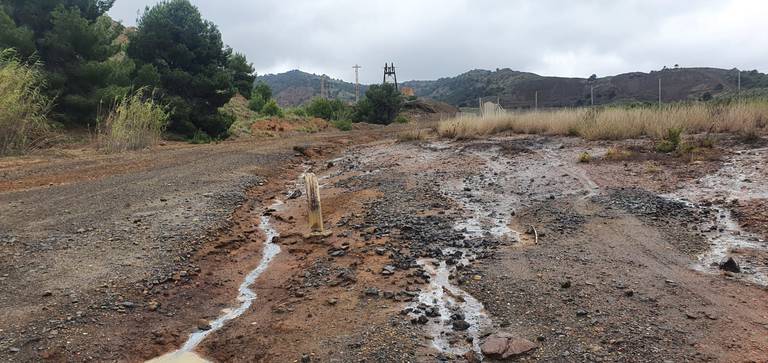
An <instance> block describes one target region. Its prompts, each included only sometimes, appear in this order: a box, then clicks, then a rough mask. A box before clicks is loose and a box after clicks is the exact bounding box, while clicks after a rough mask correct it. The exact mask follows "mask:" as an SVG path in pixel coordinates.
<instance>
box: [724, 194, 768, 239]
mask: <svg viewBox="0 0 768 363" xmlns="http://www.w3.org/2000/svg"><path fill="white" fill-rule="evenodd" d="M731 210H732V211H733V216H734V217H736V219H737V220H738V221H739V224H740V225H741V226H742V227H743V228H744V230H746V231H747V232H750V233H754V234H757V235H759V236H760V237H762V239H763V240H768V199H752V200H744V201H741V200H737V201H735V202H734V203H731Z"/></svg>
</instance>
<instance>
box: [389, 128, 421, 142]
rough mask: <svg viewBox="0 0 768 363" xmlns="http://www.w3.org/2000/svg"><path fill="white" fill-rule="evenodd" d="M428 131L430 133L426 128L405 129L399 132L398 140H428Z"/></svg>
mask: <svg viewBox="0 0 768 363" xmlns="http://www.w3.org/2000/svg"><path fill="white" fill-rule="evenodd" d="M428 133H429V130H424V129H417V130H408V131H403V132H401V133H399V134H397V141H400V142H406V141H424V140H426V138H427V134H428Z"/></svg>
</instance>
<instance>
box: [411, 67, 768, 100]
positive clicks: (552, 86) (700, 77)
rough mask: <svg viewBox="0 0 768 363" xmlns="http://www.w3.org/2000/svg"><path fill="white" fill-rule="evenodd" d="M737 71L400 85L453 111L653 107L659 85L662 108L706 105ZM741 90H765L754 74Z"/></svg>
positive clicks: (747, 74)
mask: <svg viewBox="0 0 768 363" xmlns="http://www.w3.org/2000/svg"><path fill="white" fill-rule="evenodd" d="M737 77H738V71H737V70H735V69H733V70H726V69H719V68H673V69H663V70H660V71H652V72H650V73H643V72H632V73H624V74H619V75H616V76H608V77H597V76H593V77H590V78H564V77H545V76H540V75H537V74H534V73H527V72H518V71H513V70H511V69H499V70H497V71H487V70H473V71H469V72H466V73H463V74H461V75H458V76H456V77H450V78H441V79H438V80H436V81H409V82H405V83H403V85H405V86H408V87H412V88H414V89H415V91H416V94H417V95H418V96H421V97H429V98H433V99H436V100H440V101H444V102H447V103H450V104H453V105H456V106H470V107H474V106H476V105H477V104H478V98H480V97H498V98H499V99H500V101H501V103H502V105H503V106H504V107H506V108H528V107H533V106H534V102H535V101H534V100H535V97H536V93H537V92H538V104H539V107H567V106H580V105H587V104H589V103H590V90H591V88H592V87H594V92H595V103H596V104H608V103H622V102H656V101H657V100H658V92H659V79H661V83H662V100H663V101H664V102H669V101H680V100H687V99H702V98H703V99H707V98H709V97H712V96H715V95H717V94H718V93H721V92H725V91H729V90H733V89H735V88H736V87H737ZM741 82H742V88H745V89H749V88H757V87H768V76H766V75H765V74H763V73H759V72H757V71H744V72H742V74H741Z"/></svg>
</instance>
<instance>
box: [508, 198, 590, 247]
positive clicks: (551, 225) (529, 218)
mask: <svg viewBox="0 0 768 363" xmlns="http://www.w3.org/2000/svg"><path fill="white" fill-rule="evenodd" d="M586 221H587V216H585V215H584V214H583V213H581V212H580V211H579V210H577V209H576V201H575V200H573V199H571V198H562V199H556V200H555V199H552V200H546V201H543V202H541V203H539V204H536V205H533V206H531V207H529V208H525V209H523V210H521V211H520V212H518V213H517V214H516V215H515V218H514V219H513V226H514V227H515V228H516V229H518V230H520V231H525V234H526V235H528V236H529V239H530V237H531V236H533V237H534V238H535V237H536V235H538V238H539V239H544V238H556V237H559V236H562V235H565V234H573V233H579V231H580V230H581V229H582V227H583V225H584V223H586Z"/></svg>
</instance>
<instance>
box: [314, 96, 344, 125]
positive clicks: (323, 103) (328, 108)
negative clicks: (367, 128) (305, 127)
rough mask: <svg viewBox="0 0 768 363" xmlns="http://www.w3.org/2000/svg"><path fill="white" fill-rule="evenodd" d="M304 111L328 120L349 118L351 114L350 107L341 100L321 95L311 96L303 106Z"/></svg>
mask: <svg viewBox="0 0 768 363" xmlns="http://www.w3.org/2000/svg"><path fill="white" fill-rule="evenodd" d="M304 111H305V112H306V113H307V115H309V116H312V117H317V118H322V119H326V120H328V121H333V120H343V119H349V118H350V116H351V115H350V112H351V109H350V107H349V106H347V105H345V104H344V102H343V101H341V100H338V99H335V100H327V99H325V98H322V97H316V98H313V99H312V101H310V102H309V104H308V105H307V106H306V107H305V108H304Z"/></svg>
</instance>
